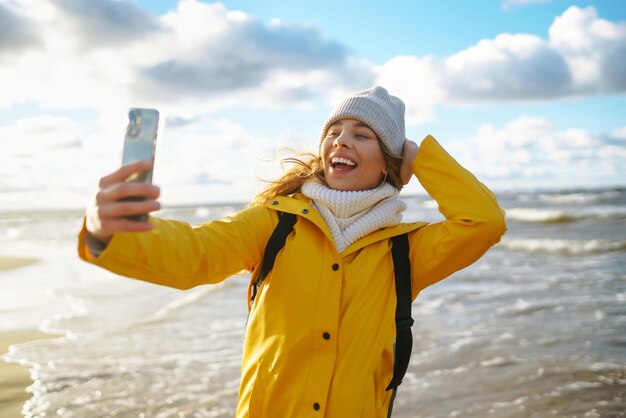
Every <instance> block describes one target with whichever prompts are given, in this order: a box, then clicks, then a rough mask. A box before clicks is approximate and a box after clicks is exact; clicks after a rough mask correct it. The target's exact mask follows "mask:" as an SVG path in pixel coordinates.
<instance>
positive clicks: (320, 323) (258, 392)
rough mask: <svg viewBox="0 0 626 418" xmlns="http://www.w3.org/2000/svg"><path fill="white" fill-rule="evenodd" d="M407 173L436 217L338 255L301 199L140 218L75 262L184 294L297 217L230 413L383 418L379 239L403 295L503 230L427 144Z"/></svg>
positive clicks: (384, 300)
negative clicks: (404, 255)
mask: <svg viewBox="0 0 626 418" xmlns="http://www.w3.org/2000/svg"><path fill="white" fill-rule="evenodd" d="M412 167H413V172H414V173H415V175H416V176H417V178H418V179H419V181H420V182H421V183H422V185H423V186H424V188H425V189H426V191H427V192H428V193H429V194H430V195H431V196H432V197H433V198H434V199H435V200H436V201H437V203H438V204H439V209H440V211H441V212H442V213H443V215H444V216H445V218H446V220H445V221H443V222H439V223H435V224H426V223H423V222H418V223H402V224H399V225H397V226H395V227H390V228H384V229H381V230H378V231H375V232H372V233H371V234H369V235H367V236H366V237H364V238H361V239H360V240H358V241H356V242H355V243H353V244H352V245H350V247H348V248H347V249H346V250H344V251H343V252H342V253H341V254H340V253H338V252H337V249H336V248H335V245H334V244H333V240H332V236H331V233H330V231H329V229H328V227H327V226H326V224H325V222H324V220H323V219H322V217H321V216H320V215H319V213H318V212H317V211H316V210H315V209H314V208H313V206H312V205H311V203H310V201H309V199H307V198H306V197H304V196H303V195H301V194H296V195H294V196H292V197H278V198H276V199H274V200H273V201H270V202H267V203H266V204H265V205H263V206H256V207H252V208H248V209H245V210H243V211H241V212H239V213H237V214H235V215H233V216H231V217H228V218H226V219H223V220H221V221H212V222H208V223H205V224H202V225H198V226H195V227H191V226H189V225H188V224H186V223H183V222H178V221H171V220H161V219H157V218H151V221H152V222H153V224H154V229H153V230H152V231H150V232H142V233H117V234H115V235H114V236H113V239H112V240H111V242H110V243H109V245H108V246H107V248H106V249H105V250H104V252H102V254H100V256H98V257H97V258H95V259H94V258H93V257H91V255H90V254H89V251H88V249H87V247H86V244H85V234H86V230H85V229H84V228H83V231H82V232H81V234H80V237H79V254H80V256H81V258H83V259H84V260H87V261H89V262H92V263H94V264H96V265H98V266H101V267H104V268H106V269H108V270H110V271H113V272H115V273H118V274H121V275H124V276H128V277H133V278H137V279H140V280H147V281H150V282H152V283H157V284H161V285H165V286H171V287H175V288H179V289H189V288H191V287H194V286H198V285H202V284H207V283H218V282H220V281H222V280H224V279H226V278H227V277H230V276H232V275H233V274H235V273H237V272H239V271H241V270H247V271H251V272H255V270H256V269H257V268H260V262H261V258H262V255H263V251H264V248H265V244H266V243H267V240H268V239H269V237H270V235H271V233H272V231H273V230H274V227H275V226H276V224H277V222H278V216H277V211H284V212H290V213H294V214H297V215H298V221H297V223H296V225H295V227H294V232H293V233H292V234H291V235H290V236H289V237H288V239H287V242H286V244H285V247H284V248H283V249H282V250H281V252H279V253H278V256H277V257H276V261H275V264H274V268H273V270H272V272H271V273H270V274H269V275H268V276H267V278H266V279H265V281H264V282H263V284H262V285H261V287H260V288H259V293H258V294H257V297H256V300H255V302H254V304H253V306H252V307H251V312H250V317H249V322H248V328H247V330H246V338H245V342H244V347H243V361H242V376H241V386H240V390H239V399H238V406H237V415H236V416H237V417H238V418H244V417H250V418H258V417H265V418H268V417H326V418H354V417H386V416H387V412H388V409H389V404H390V401H391V395H392V392H391V391H385V388H386V386H387V384H388V383H389V382H390V380H391V377H392V375H393V344H394V339H395V309H396V294H395V287H394V286H395V284H394V273H393V261H392V257H391V251H390V248H391V241H390V238H391V237H393V236H395V235H400V234H403V233H405V232H408V233H409V244H410V249H409V253H410V259H411V275H412V293H413V295H412V296H413V298H415V297H416V296H417V294H418V293H419V292H420V291H421V290H422V289H424V288H425V287H426V286H429V285H431V284H433V283H435V282H437V281H439V280H441V279H443V278H445V277H447V276H449V275H450V274H452V273H454V272H455V271H457V270H459V269H462V268H464V267H466V266H468V265H470V264H471V263H473V262H474V261H476V260H477V259H478V258H479V257H481V256H482V255H483V254H484V253H485V251H487V249H488V248H489V247H491V246H492V245H494V244H495V243H497V242H498V241H499V239H500V237H501V236H502V234H503V233H504V232H505V230H506V226H505V223H504V212H503V211H502V209H500V207H499V206H498V203H497V201H496V199H495V197H494V195H493V193H491V191H489V190H488V189H487V188H486V187H485V186H484V185H482V184H481V183H480V182H479V181H478V180H476V178H475V177H474V176H473V175H472V174H470V173H469V172H468V171H467V170H465V169H464V168H462V167H461V166H460V165H459V164H458V163H457V162H456V161H455V160H454V159H453V158H452V157H451V156H450V155H449V154H448V153H447V152H446V151H445V150H444V149H443V148H442V147H441V146H440V145H439V144H438V143H437V141H436V140H435V139H434V138H432V137H431V136H428V137H426V139H424V141H423V142H422V144H421V146H420V150H419V152H418V155H417V157H416V158H415V161H414V162H413V166H412ZM253 275H254V273H253ZM417 320H418V321H419V320H420V319H419V318H417Z"/></svg>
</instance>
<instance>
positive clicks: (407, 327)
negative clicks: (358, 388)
mask: <svg viewBox="0 0 626 418" xmlns="http://www.w3.org/2000/svg"><path fill="white" fill-rule="evenodd" d="M391 242H392V243H393V245H392V247H391V256H392V257H393V267H394V274H395V282H396V299H397V302H396V344H395V356H394V365H393V378H392V379H391V382H390V383H389V386H387V390H390V389H396V388H397V387H398V386H399V385H400V383H402V379H403V378H404V375H405V373H406V369H407V368H408V367H409V360H410V358H411V350H412V349H413V334H412V333H411V326H413V318H411V302H412V297H411V263H410V261H409V238H408V236H407V234H403V235H398V236H396V237H393V238H392V239H391Z"/></svg>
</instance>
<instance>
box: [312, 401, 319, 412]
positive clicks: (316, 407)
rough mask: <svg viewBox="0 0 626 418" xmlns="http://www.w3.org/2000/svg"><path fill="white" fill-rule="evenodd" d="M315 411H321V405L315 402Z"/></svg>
mask: <svg viewBox="0 0 626 418" xmlns="http://www.w3.org/2000/svg"><path fill="white" fill-rule="evenodd" d="M313 409H315V410H316V411H319V410H320V404H318V403H317V402H315V403H314V404H313Z"/></svg>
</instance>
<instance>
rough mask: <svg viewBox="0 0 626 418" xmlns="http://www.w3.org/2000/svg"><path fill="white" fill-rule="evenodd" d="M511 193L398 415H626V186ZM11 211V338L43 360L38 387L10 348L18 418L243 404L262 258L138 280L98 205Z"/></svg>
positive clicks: (170, 214)
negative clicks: (189, 283) (238, 270)
mask: <svg viewBox="0 0 626 418" xmlns="http://www.w3.org/2000/svg"><path fill="white" fill-rule="evenodd" d="M498 198H499V201H500V203H501V205H502V206H503V207H504V208H505V209H506V211H507V225H508V231H507V233H506V235H505V236H504V237H503V239H502V241H501V242H500V243H499V244H498V245H496V246H495V247H494V248H492V249H491V250H490V251H489V252H488V253H487V254H486V255H485V256H484V257H483V258H481V259H480V260H479V261H478V262H477V263H475V264H473V265H472V266H471V267H469V268H466V269H464V270H462V271H460V272H458V273H456V274H454V275H452V276H451V277H450V278H448V279H446V280H444V281H442V282H441V283H438V284H436V285H434V286H431V287H429V288H427V289H426V290H424V291H423V292H421V293H420V295H419V297H418V299H417V300H416V302H415V303H414V304H413V318H414V319H415V325H414V326H413V355H412V357H411V362H410V364H409V368H408V371H407V374H406V376H405V378H404V381H403V383H402V385H401V387H400V390H399V392H398V395H397V397H396V401H395V404H394V418H426V417H464V418H484V417H487V416H489V417H492V418H526V417H530V416H533V417H535V416H536V417H547V416H558V417H572V418H576V417H580V418H588V417H594V418H595V417H626V414H625V412H624V411H625V410H624V405H625V404H626V350H624V348H625V347H626V337H625V336H626V311H625V310H624V306H625V304H624V302H626V273H625V272H626V257H624V254H625V253H626V240H624V237H625V236H626V223H625V222H624V221H625V220H626V189H606V190H566V191H550V192H545V191H538V192H511V193H508V194H505V193H501V194H500V195H499V196H498ZM404 201H405V202H406V204H407V211H406V213H405V216H404V218H403V220H404V221H407V222H412V221H417V220H425V221H428V222H436V221H438V220H439V219H441V215H440V214H439V213H438V212H437V205H436V203H435V202H434V201H432V200H431V199H429V198H428V197H425V196H413V197H405V198H404ZM239 209H240V207H234V206H220V207H216V206H209V205H206V206H203V205H198V206H188V207H172V208H164V209H163V210H162V211H161V212H160V213H159V215H158V216H160V217H161V218H169V219H179V220H184V221H186V222H189V223H190V224H198V223H200V222H206V221H207V220H210V219H221V218H223V217H224V216H226V215H229V214H232V213H234V212H235V211H237V210H239ZM0 215H1V216H0V236H3V237H5V238H6V239H3V240H0V254H3V255H4V256H8V257H9V258H12V259H13V260H12V261H5V262H4V265H5V266H9V265H11V266H18V265H19V267H14V268H11V269H10V270H7V269H4V270H0V306H1V307H2V309H1V310H0V341H2V346H0V349H3V350H6V347H7V346H8V345H9V344H15V345H14V346H13V349H12V350H11V352H10V353H8V354H7V355H5V356H4V360H5V361H8V362H10V363H13V364H30V365H33V366H34V368H35V369H36V370H37V373H36V374H35V375H33V377H34V379H35V385H33V386H32V394H31V393H24V388H25V387H27V386H28V385H30V384H31V380H30V377H29V374H28V370H27V369H26V368H25V367H21V366H13V365H7V364H5V363H3V362H0V366H1V367H2V368H1V369H0V376H2V380H1V381H0V383H1V384H2V386H1V387H0V389H1V391H2V394H3V395H2V398H1V401H2V402H1V404H0V408H1V409H0V416H1V417H2V418H4V417H6V418H10V417H12V416H15V417H19V416H20V409H21V407H22V406H23V407H24V412H25V413H26V416H32V417H35V416H37V417H40V416H59V417H67V418H71V417H108V416H119V417H137V416H144V417H146V418H149V417H159V418H178V417H181V416H185V417H194V418H195V417H197V418H203V417H213V418H215V417H218V418H227V417H232V416H233V415H234V412H235V407H236V402H237V393H238V388H239V381H240V376H241V352H242V345H243V336H244V332H245V327H246V317H247V306H246V292H247V284H248V280H249V274H247V273H246V274H242V275H235V276H233V277H230V278H228V279H227V280H225V281H224V282H223V283H222V284H219V285H204V286H198V287H196V288H193V289H189V290H186V291H180V290H176V289H171V288H166V287H163V286H156V285H152V284H149V283H144V282H141V281H137V280H130V279H127V278H123V277H120V276H117V275H115V274H112V273H110V272H107V271H105V270H102V269H99V268H97V267H95V266H93V265H89V264H87V263H84V262H82V261H80V260H79V259H78V256H77V254H76V234H77V233H78V230H79V228H80V225H81V212H80V211H39V212H38V211H30V212H19V213H18V212H13V213H6V212H5V213H4V214H0ZM33 256H36V257H37V261H36V262H33V260H32V257H33ZM25 259H30V260H31V261H30V262H26V261H25ZM18 260H21V261H18ZM35 330H41V331H42V332H44V333H45V334H42V333H40V332H38V331H35ZM49 336H56V338H54V339H50V338H48V337H49ZM40 338H45V339H42V340H39V341H35V340H38V339H40ZM26 341H30V342H29V343H23V342H26ZM5 370H6V373H5ZM5 376H6V378H5ZM5 388H6V390H5ZM5 394H6V395H5ZM31 395H32V397H31ZM25 400H28V401H27V402H26V403H24V401H25ZM277 412H279V411H277Z"/></svg>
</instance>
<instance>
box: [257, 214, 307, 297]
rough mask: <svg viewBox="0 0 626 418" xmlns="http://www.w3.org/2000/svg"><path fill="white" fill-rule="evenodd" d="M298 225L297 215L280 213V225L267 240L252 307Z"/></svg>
mask: <svg viewBox="0 0 626 418" xmlns="http://www.w3.org/2000/svg"><path fill="white" fill-rule="evenodd" d="M295 224H296V215H294V214H293V213H286V212H278V224H277V225H276V228H274V232H272V235H271V236H270V239H269V240H267V245H266V246H265V253H264V254H263V263H262V264H261V270H260V272H259V275H258V276H257V279H256V281H255V282H254V284H253V285H252V295H251V296H250V306H252V302H254V298H255V297H256V293H257V291H258V289H259V287H260V286H261V283H263V280H265V277H267V275H268V274H269V272H270V271H272V268H273V267H274V260H276V255H277V254H278V252H279V251H280V250H281V248H283V247H284V246H285V241H286V240H287V236H289V234H290V233H291V231H293V226H294V225H295Z"/></svg>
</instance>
